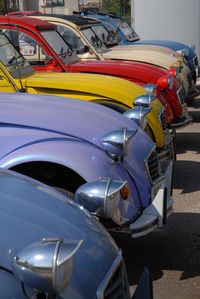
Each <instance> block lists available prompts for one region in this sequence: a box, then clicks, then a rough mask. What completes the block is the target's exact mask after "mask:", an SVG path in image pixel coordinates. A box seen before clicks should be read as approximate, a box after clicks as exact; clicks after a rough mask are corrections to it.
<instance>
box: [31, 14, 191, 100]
mask: <svg viewBox="0 0 200 299" xmlns="http://www.w3.org/2000/svg"><path fill="white" fill-rule="evenodd" d="M32 17H33V16H32ZM34 17H36V16H34ZM37 18H40V19H43V20H46V21H49V22H51V23H53V24H55V25H57V28H58V31H59V32H60V33H61V35H62V36H63V38H64V39H65V40H66V42H68V43H69V44H71V46H72V48H73V49H76V50H77V54H78V56H79V58H80V59H81V60H88V59H90V60H91V59H99V60H105V59H115V60H116V59H117V60H133V61H140V62H144V63H148V64H153V65H156V66H158V67H161V68H163V69H166V70H169V69H170V68H174V67H176V68H177V69H178V71H179V79H180V81H181V83H182V84H183V87H184V90H185V96H188V95H189V93H191V92H192V91H193V89H194V84H193V82H192V78H191V71H190V69H189V67H188V66H187V65H186V64H185V62H184V61H183V57H182V56H180V55H179V54H178V53H177V52H174V51H173V50H171V49H169V48H165V47H161V46H153V45H133V46H131V45H127V46H126V45H123V46H119V45H117V46H114V47H113V46H112V44H111V46H112V47H109V48H108V47H106V45H108V43H106V45H105V42H104V41H105V40H106V41H108V39H109V32H108V31H107V30H106V28H105V27H104V26H103V25H102V24H101V23H100V22H99V21H95V20H91V19H87V18H80V17H77V16H67V15H40V16H37Z"/></svg>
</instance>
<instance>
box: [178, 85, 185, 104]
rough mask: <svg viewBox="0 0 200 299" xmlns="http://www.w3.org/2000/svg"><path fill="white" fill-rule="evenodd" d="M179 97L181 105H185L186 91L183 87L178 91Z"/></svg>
mask: <svg viewBox="0 0 200 299" xmlns="http://www.w3.org/2000/svg"><path fill="white" fill-rule="evenodd" d="M177 97H178V99H179V102H180V104H181V105H183V104H184V91H183V87H182V86H181V87H180V88H179V89H178V90H177Z"/></svg>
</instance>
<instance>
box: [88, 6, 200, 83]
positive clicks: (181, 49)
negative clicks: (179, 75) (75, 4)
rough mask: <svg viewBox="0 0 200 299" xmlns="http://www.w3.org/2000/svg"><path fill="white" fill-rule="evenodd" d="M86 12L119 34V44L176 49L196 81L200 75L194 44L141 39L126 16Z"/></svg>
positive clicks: (112, 31)
mask: <svg viewBox="0 0 200 299" xmlns="http://www.w3.org/2000/svg"><path fill="white" fill-rule="evenodd" d="M84 14H85V16H87V17H89V18H94V19H95V20H99V21H101V22H102V23H103V24H104V26H105V27H106V28H107V29H108V30H109V31H111V33H113V34H115V35H116V34H117V35H118V44H119V45H156V46H164V47H167V48H169V49H172V50H173V51H176V52H177V53H178V54H181V55H182V56H183V57H184V59H185V60H186V61H187V63H188V66H189V67H190V69H191V70H192V79H193V80H194V82H195V83H196V79H197V78H198V77H199V63H198V57H197V54H196V53H195V46H194V45H189V46H188V45H186V44H183V43H180V42H177V41H171V40H141V39H140V37H139V35H138V34H137V33H136V32H135V31H134V30H133V28H132V27H131V26H130V25H129V24H128V22H127V20H126V19H125V18H124V17H120V16H117V15H115V14H111V13H107V12H101V11H95V12H90V11H88V12H87V11H86V12H85V13H84Z"/></svg>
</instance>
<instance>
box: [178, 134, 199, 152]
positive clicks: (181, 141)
mask: <svg viewBox="0 0 200 299" xmlns="http://www.w3.org/2000/svg"><path fill="white" fill-rule="evenodd" d="M188 151H194V152H196V153H197V154H199V153H200V132H199V133H198V132H194V133H192V132H183V133H181V132H178V133H177V135H176V153H177V154H184V153H186V152H188Z"/></svg>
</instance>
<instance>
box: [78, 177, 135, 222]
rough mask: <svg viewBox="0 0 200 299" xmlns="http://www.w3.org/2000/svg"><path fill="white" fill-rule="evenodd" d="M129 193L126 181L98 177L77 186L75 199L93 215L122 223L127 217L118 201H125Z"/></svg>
mask: <svg viewBox="0 0 200 299" xmlns="http://www.w3.org/2000/svg"><path fill="white" fill-rule="evenodd" d="M129 194H130V190H129V187H128V185H127V182H126V181H118V180H111V179H100V180H99V181H95V182H89V183H86V184H84V185H82V186H81V187H79V188H78V190H77V191H76V196H75V201H76V202H77V203H78V204H79V205H82V206H83V207H84V208H86V209H87V210H88V211H89V212H90V213H92V214H93V215H96V216H98V217H103V218H106V219H112V220H113V221H114V222H115V223H117V224H118V225H123V224H125V223H126V222H128V221H129V219H127V218H126V217H125V215H123V214H122V213H121V204H120V203H121V201H126V200H127V199H128V197H129ZM127 204H128V202H127ZM127 207H128V206H127Z"/></svg>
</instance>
